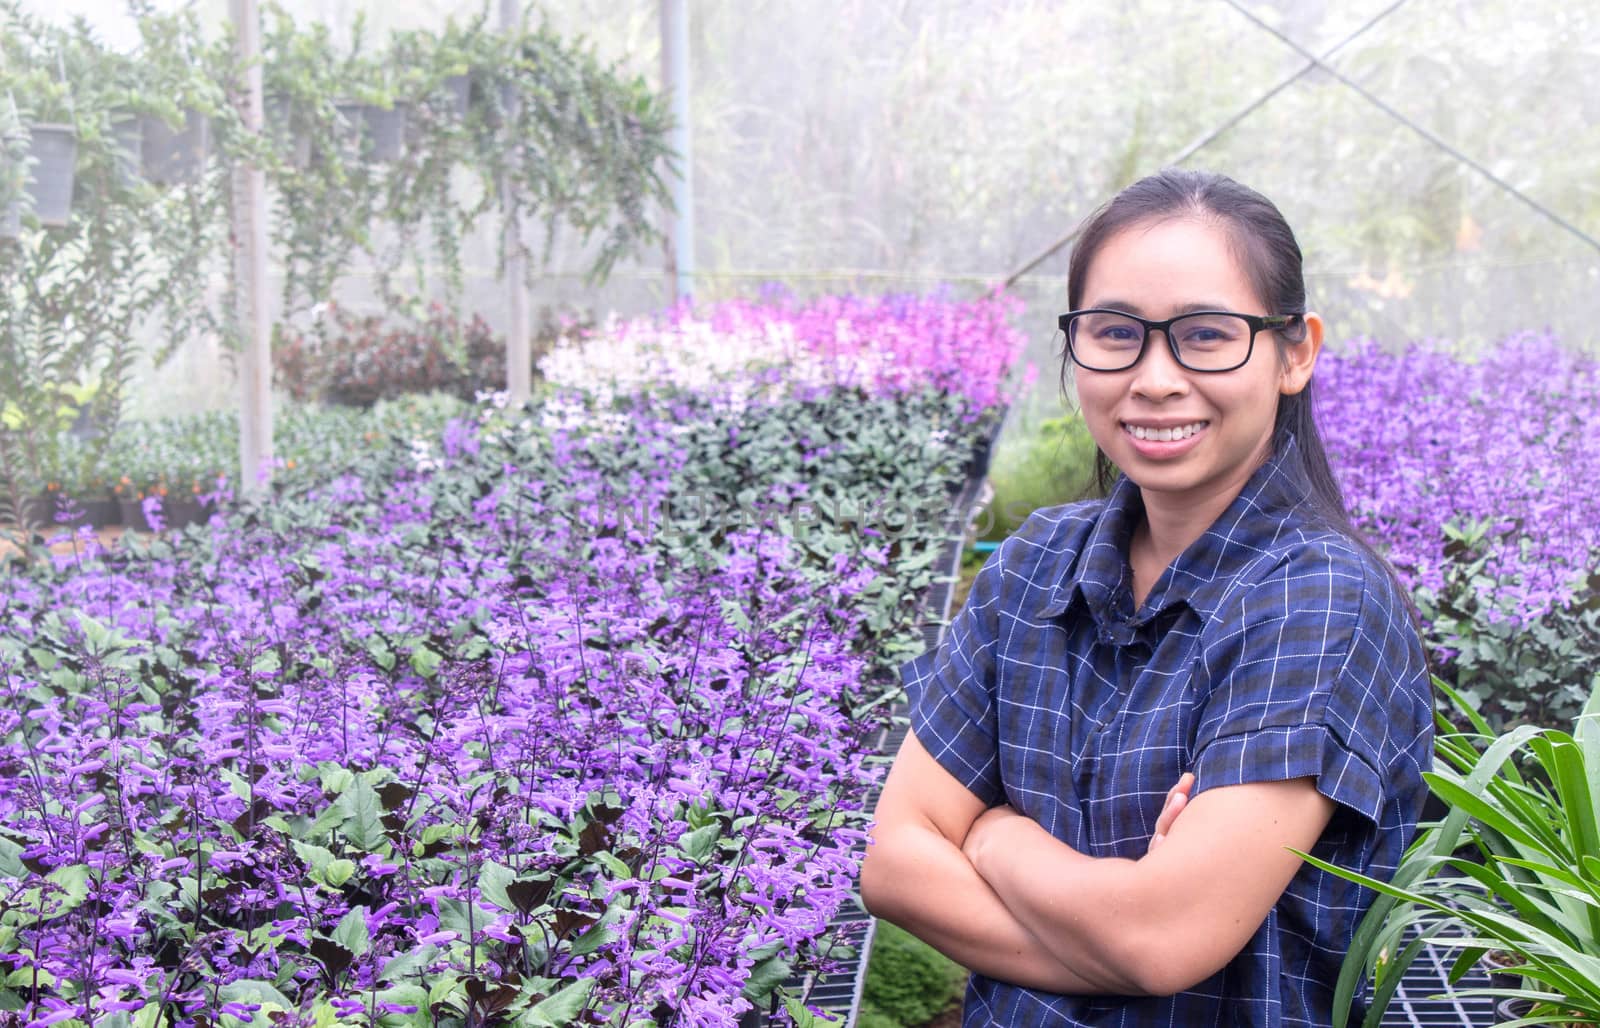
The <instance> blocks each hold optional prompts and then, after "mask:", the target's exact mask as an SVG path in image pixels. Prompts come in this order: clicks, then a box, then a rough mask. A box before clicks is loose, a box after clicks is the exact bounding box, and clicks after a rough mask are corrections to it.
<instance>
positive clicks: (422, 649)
mask: <svg viewBox="0 0 1600 1028" xmlns="http://www.w3.org/2000/svg"><path fill="white" fill-rule="evenodd" d="M443 661H444V657H442V656H440V655H439V653H438V651H436V650H434V649H432V648H431V647H429V646H428V645H427V644H426V643H423V644H422V645H420V646H418V647H417V648H416V649H414V650H412V651H411V670H412V671H414V672H416V674H418V675H419V676H421V677H423V678H432V677H434V676H435V675H437V674H438V673H439V665H440V664H441V663H443Z"/></svg>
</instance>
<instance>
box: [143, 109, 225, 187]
mask: <svg viewBox="0 0 1600 1028" xmlns="http://www.w3.org/2000/svg"><path fill="white" fill-rule="evenodd" d="M139 125H140V129H141V131H142V132H143V136H142V138H141V139H140V141H139V149H140V153H141V156H142V157H143V161H144V173H145V177H146V178H148V179H149V180H150V181H151V182H154V183H155V184H156V185H158V186H170V185H174V184H176V183H179V182H192V181H194V180H195V179H197V178H199V177H200V172H201V169H203V168H204V167H205V164H206V154H207V153H208V152H209V151H210V149H211V119H210V118H207V117H206V116H205V115H204V114H200V113H199V112H197V111H188V112H186V113H185V114H184V120H183V126H182V127H181V128H173V127H172V126H171V125H168V124H167V123H166V122H165V121H163V120H161V119H160V118H157V117H154V116H153V115H148V114H147V115H141V116H140V118H139Z"/></svg>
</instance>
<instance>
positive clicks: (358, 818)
mask: <svg viewBox="0 0 1600 1028" xmlns="http://www.w3.org/2000/svg"><path fill="white" fill-rule="evenodd" d="M339 807H340V810H341V811H342V812H343V813H344V823H343V825H342V830H343V831H344V835H345V838H347V839H349V840H350V841H351V842H353V843H355V844H356V845H357V846H359V847H361V848H362V849H364V850H366V851H367V852H369V853H370V852H372V851H374V850H376V849H377V848H378V847H379V846H380V845H382V844H383V842H384V839H385V838H386V836H385V834H384V828H383V801H382V800H380V799H379V798H378V791H377V790H376V789H374V788H373V787H372V785H371V784H370V783H368V782H367V780H366V779H364V778H352V780H351V783H350V785H349V787H348V788H346V789H345V791H344V792H343V793H341V794H340V796H339Z"/></svg>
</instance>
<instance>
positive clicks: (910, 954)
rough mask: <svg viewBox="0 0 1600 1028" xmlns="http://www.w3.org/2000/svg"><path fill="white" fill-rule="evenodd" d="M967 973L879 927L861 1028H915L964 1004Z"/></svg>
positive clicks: (912, 939) (903, 935)
mask: <svg viewBox="0 0 1600 1028" xmlns="http://www.w3.org/2000/svg"><path fill="white" fill-rule="evenodd" d="M966 981H967V972H966V970H965V969H963V968H962V967H961V966H960V965H959V964H957V963H955V962H954V961H952V960H950V959H949V958H948V957H946V956H945V955H944V954H942V953H940V952H939V951H938V950H936V949H934V948H933V947H931V946H929V945H927V944H926V943H924V942H922V941H921V940H919V939H917V938H916V937H915V936H913V935H911V934H910V933H908V932H906V931H904V930H903V929H901V928H897V927H895V926H894V925H892V924H890V923H889V922H887V921H879V922H878V930H877V934H876V936H874V938H873V942H872V959H871V961H870V962H869V963H868V964H867V983H866V987H865V989H863V990H862V996H861V998H862V1008H861V1017H860V1019H859V1020H858V1021H857V1022H856V1023H857V1025H859V1026H860V1028H901V1026H904V1028H915V1026H917V1025H923V1024H927V1023H928V1022H929V1021H931V1020H933V1019H934V1018H935V1017H938V1016H939V1015H940V1014H942V1013H944V1012H945V1011H946V1010H948V1009H949V1008H950V1006H951V1005H952V1004H954V1003H956V1002H958V1001H959V1000H960V999H961V994H962V992H963V991H964V989H965V988H966Z"/></svg>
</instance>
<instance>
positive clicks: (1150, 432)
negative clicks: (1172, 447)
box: [1122, 421, 1211, 443]
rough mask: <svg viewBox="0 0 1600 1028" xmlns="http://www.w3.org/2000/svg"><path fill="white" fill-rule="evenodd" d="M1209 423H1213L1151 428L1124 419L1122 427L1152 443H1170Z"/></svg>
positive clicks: (1195, 422) (1187, 436)
mask: <svg viewBox="0 0 1600 1028" xmlns="http://www.w3.org/2000/svg"><path fill="white" fill-rule="evenodd" d="M1209 424H1211V422H1209V421H1194V422H1190V423H1189V424H1187V425H1174V426H1173V427H1171V428H1150V427H1147V426H1145V425H1132V424H1129V423H1128V422H1126V421H1124V422H1123V423H1122V428H1123V430H1124V431H1126V432H1127V433H1128V434H1129V435H1131V436H1133V437H1134V438H1135V439H1142V440H1144V441H1146V442H1152V443H1170V442H1172V441H1173V440H1176V439H1187V438H1189V437H1190V436H1192V435H1194V434H1195V433H1196V432H1198V431H1200V430H1201V429H1203V428H1205V427H1206V426H1207V425H1209Z"/></svg>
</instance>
